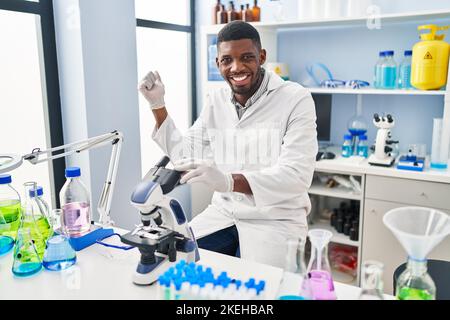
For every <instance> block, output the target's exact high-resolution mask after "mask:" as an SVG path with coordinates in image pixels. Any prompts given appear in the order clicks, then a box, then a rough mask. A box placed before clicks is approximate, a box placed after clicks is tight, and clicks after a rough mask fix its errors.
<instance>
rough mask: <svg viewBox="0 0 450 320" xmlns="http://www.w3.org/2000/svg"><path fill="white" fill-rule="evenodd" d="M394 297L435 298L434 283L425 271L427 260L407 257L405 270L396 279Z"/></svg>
mask: <svg viewBox="0 0 450 320" xmlns="http://www.w3.org/2000/svg"><path fill="white" fill-rule="evenodd" d="M396 297H397V299H399V300H435V299H436V285H435V284H434V281H433V279H431V277H430V275H429V274H428V272H427V260H416V259H413V258H411V257H409V258H408V262H407V264H406V270H405V271H403V273H402V274H401V275H400V276H399V277H398V279H397V285H396Z"/></svg>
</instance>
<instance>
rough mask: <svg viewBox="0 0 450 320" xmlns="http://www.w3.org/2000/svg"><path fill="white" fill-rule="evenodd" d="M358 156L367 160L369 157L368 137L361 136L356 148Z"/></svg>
mask: <svg viewBox="0 0 450 320" xmlns="http://www.w3.org/2000/svg"><path fill="white" fill-rule="evenodd" d="M356 154H357V155H358V156H360V157H364V158H367V157H368V156H369V146H368V145H367V136H366V135H361V136H359V143H358V146H357V147H356Z"/></svg>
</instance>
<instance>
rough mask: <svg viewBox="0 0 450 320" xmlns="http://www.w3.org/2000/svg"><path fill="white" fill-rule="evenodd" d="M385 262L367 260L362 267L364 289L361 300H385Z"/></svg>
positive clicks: (360, 296)
mask: <svg viewBox="0 0 450 320" xmlns="http://www.w3.org/2000/svg"><path fill="white" fill-rule="evenodd" d="M382 279H383V264H382V263H380V262H376V261H366V262H364V264H363V267H362V290H361V293H360V295H359V300H383V299H384V297H383V280H382Z"/></svg>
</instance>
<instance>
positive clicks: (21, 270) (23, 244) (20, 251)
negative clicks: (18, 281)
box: [12, 228, 42, 277]
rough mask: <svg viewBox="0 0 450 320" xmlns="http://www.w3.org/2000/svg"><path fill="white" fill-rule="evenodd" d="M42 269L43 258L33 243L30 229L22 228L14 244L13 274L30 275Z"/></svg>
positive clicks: (19, 275)
mask: <svg viewBox="0 0 450 320" xmlns="http://www.w3.org/2000/svg"><path fill="white" fill-rule="evenodd" d="M41 269H42V263H41V259H40V257H39V255H38V252H37V250H36V247H35V245H34V243H33V239H32V236H31V231H30V229H28V228H20V229H19V230H18V231H17V239H16V244H15V246H14V262H13V266H12V272H13V274H14V275H16V276H18V277H28V276H31V275H34V274H36V273H38V272H39V271H41Z"/></svg>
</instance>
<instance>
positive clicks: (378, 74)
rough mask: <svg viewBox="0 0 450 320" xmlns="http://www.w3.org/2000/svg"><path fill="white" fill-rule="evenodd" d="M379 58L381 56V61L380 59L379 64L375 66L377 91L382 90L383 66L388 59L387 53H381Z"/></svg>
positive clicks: (374, 84) (374, 78) (374, 80)
mask: <svg viewBox="0 0 450 320" xmlns="http://www.w3.org/2000/svg"><path fill="white" fill-rule="evenodd" d="M378 56H379V59H378V61H377V63H376V64H375V70H374V77H373V86H374V87H375V88H376V89H380V88H381V66H382V65H383V63H384V60H385V59H386V52H385V51H380V53H379V54H378Z"/></svg>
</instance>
